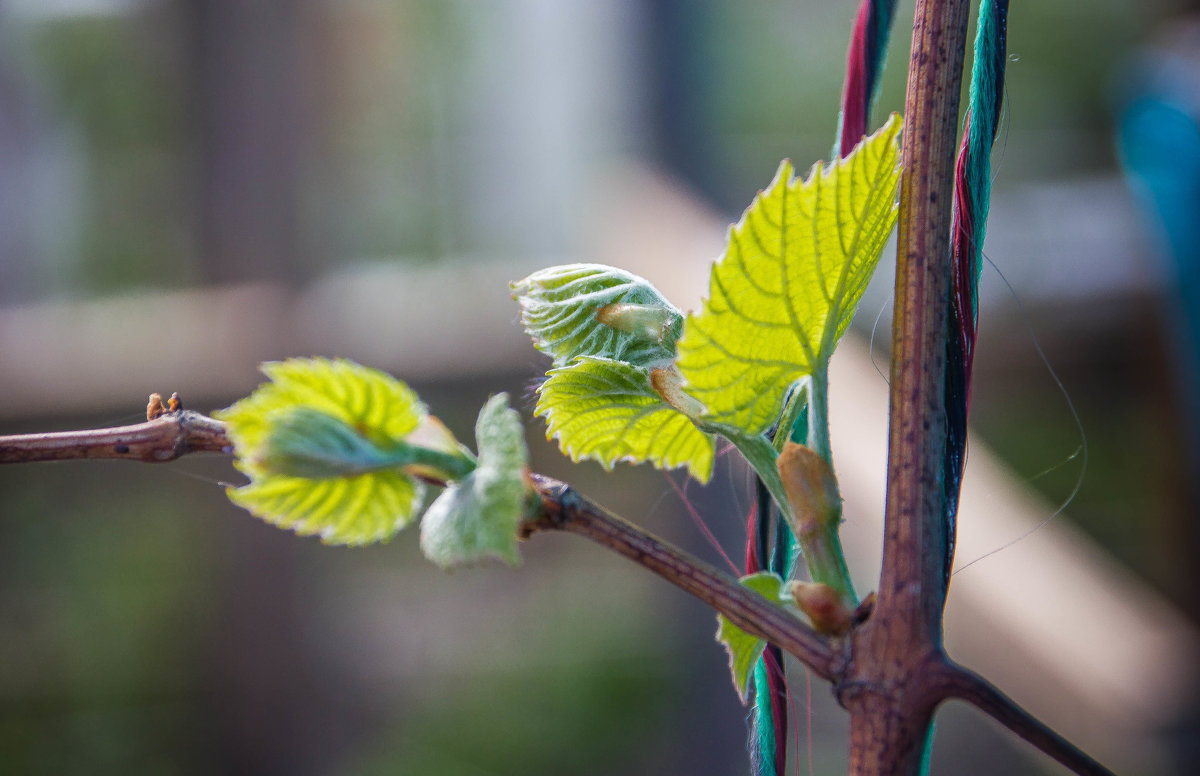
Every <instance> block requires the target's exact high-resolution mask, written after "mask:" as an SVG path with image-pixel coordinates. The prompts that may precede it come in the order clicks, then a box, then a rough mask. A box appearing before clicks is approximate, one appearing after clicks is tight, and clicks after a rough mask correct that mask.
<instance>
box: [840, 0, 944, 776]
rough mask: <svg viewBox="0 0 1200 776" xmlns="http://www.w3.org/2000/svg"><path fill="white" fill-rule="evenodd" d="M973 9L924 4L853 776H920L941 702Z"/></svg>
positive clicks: (918, 25)
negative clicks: (949, 352) (937, 674)
mask: <svg viewBox="0 0 1200 776" xmlns="http://www.w3.org/2000/svg"><path fill="white" fill-rule="evenodd" d="M967 7H968V3H967V2H966V0H917V3H916V12H915V18H914V21H913V38H912V52H911V59H910V61H909V69H908V93H907V97H906V100H905V110H904V137H903V140H902V141H901V148H902V149H903V153H904V168H903V171H902V173H901V176H900V215H899V239H898V249H897V256H896V303H895V311H894V315H893V328H892V367H891V380H890V383H891V404H890V409H889V418H890V430H889V435H888V485H887V501H886V506H885V515H884V548H883V567H882V569H881V572H880V580H879V592H878V598H877V601H876V605H875V610H874V614H873V615H872V616H871V618H870V619H868V620H867V622H866V623H865V624H864V625H863V626H862V627H861V628H858V629H857V630H856V631H855V632H854V634H853V636H852V643H853V653H852V654H853V658H852V660H851V663H850V665H849V667H848V671H847V680H846V681H845V682H844V683H843V685H841V686H840V687H839V688H838V690H839V694H838V697H839V698H840V699H841V700H842V702H843V704H844V705H845V706H846V708H847V710H848V711H849V712H850V750H851V753H850V772H851V773H852V774H856V775H858V774H863V775H865V774H885V773H886V774H916V773H919V772H920V768H921V760H922V751H923V749H924V747H925V745H926V741H927V738H928V735H927V733H928V730H929V724H930V721H931V720H932V717H933V712H934V709H935V708H936V705H937V701H938V697H937V694H936V692H932V691H931V686H930V682H931V681H932V678H931V677H930V676H929V674H928V670H927V669H928V666H929V665H931V664H936V663H937V662H939V661H940V660H942V659H943V658H942V654H941V642H942V607H943V605H944V602H945V596H944V591H943V588H944V585H943V574H944V565H945V555H946V552H945V540H946V539H945V527H944V522H945V514H944V507H943V504H944V500H945V496H944V494H943V491H942V457H943V451H944V448H945V402H944V373H945V352H946V351H945V340H946V327H947V322H946V303H947V299H948V298H949V283H950V216H951V210H950V206H951V199H952V186H953V171H954V167H953V162H954V139H955V135H956V130H957V124H958V103H959V90H960V86H961V82H962V65H963V51H964V48H965V43H966V31H967Z"/></svg>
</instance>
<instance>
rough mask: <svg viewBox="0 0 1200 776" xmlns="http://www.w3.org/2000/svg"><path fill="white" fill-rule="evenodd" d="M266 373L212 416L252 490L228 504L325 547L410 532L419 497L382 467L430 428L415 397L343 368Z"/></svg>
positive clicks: (318, 364)
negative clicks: (315, 538)
mask: <svg viewBox="0 0 1200 776" xmlns="http://www.w3.org/2000/svg"><path fill="white" fill-rule="evenodd" d="M262 370H263V372H264V373H265V374H266V375H267V377H269V378H270V379H271V382H269V383H264V384H263V385H261V386H259V387H258V389H256V390H255V391H254V393H252V394H251V395H250V396H248V397H246V398H245V399H242V400H241V401H239V402H237V403H235V404H234V405H233V406H231V407H229V408H227V409H225V410H222V411H220V412H218V413H215V414H216V417H218V418H220V419H221V420H223V421H225V423H226V430H227V433H228V435H229V438H230V440H231V441H232V442H233V446H234V452H235V454H236V456H237V461H236V463H237V466H238V468H239V469H241V470H242V471H243V472H245V473H246V474H247V475H248V476H249V477H250V480H251V481H250V484H248V485H245V486H242V487H240V488H230V489H228V491H227V492H228V494H229V498H230V500H231V501H233V502H234V503H235V504H238V505H239V506H241V507H244V508H245V509H247V510H249V511H250V512H251V513H253V514H255V515H256V516H258V517H260V518H262V519H264V520H266V521H267V522H269V523H272V524H274V525H277V526H280V527H282V528H289V529H291V530H293V531H295V532H296V533H298V534H302V535H312V534H318V535H320V536H321V538H322V539H323V540H324V541H326V542H328V543H331V544H352V545H360V544H368V543H371V542H375V541H382V540H385V539H388V538H390V537H391V536H392V535H393V534H395V532H396V531H398V530H400V529H401V528H403V527H404V526H405V525H407V524H408V523H409V522H410V521H411V520H412V518H413V517H414V515H415V513H416V510H417V509H418V507H419V506H420V501H421V497H422V494H423V488H422V487H421V485H420V483H418V482H417V481H416V480H415V479H413V478H412V477H409V476H408V475H406V474H404V473H403V472H401V471H399V470H397V469H393V468H387V467H388V466H389V463H390V462H391V457H393V456H394V455H395V453H396V451H397V449H398V448H399V447H401V446H402V440H403V439H404V438H405V437H406V436H407V435H409V434H411V433H412V432H413V431H415V430H416V429H417V428H418V427H419V426H421V425H422V424H423V423H424V422H425V421H426V420H427V415H426V410H425V407H424V405H423V404H421V402H420V401H419V400H418V399H417V395H416V394H415V393H414V392H413V391H412V390H411V389H409V387H408V386H406V385H405V384H404V383H402V382H400V381H399V380H396V379H395V378H393V377H391V376H390V375H387V374H385V373H383V372H380V371H378V370H376V369H370V368H368V367H364V366H361V365H359V364H356V363H354V362H352V361H347V360H343V359H337V360H330V359H323V358H307V359H290V360H288V361H283V362H272V363H267V364H264V365H263V366H262ZM439 438H440V437H439ZM468 465H469V462H468ZM296 475H304V476H296Z"/></svg>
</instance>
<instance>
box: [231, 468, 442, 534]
mask: <svg viewBox="0 0 1200 776" xmlns="http://www.w3.org/2000/svg"><path fill="white" fill-rule="evenodd" d="M226 492H227V493H228V494H229V500H230V501H232V502H233V503H235V504H237V505H238V506H240V507H242V508H243V509H246V510H248V511H249V512H250V513H251V514H253V515H255V516H256V517H260V518H262V519H263V520H266V521H267V522H268V523H271V524H272V525H276V526H279V527H280V528H290V529H291V530H293V531H295V532H296V533H298V534H300V535H301V536H310V535H312V534H320V536H321V539H322V540H323V541H325V542H326V543H328V544H348V545H352V546H358V545H363V544H372V543H374V542H378V541H386V540H387V539H390V538H391V537H392V536H393V535H395V533H396V532H397V531H399V530H400V529H401V528H404V527H405V526H406V525H408V524H409V523H410V522H412V518H413V517H414V516H415V514H416V511H417V509H418V507H419V506H420V503H421V498H422V495H423V494H424V489H423V487H422V485H421V484H420V483H419V482H417V481H416V480H414V479H413V478H412V477H409V476H407V475H405V474H402V473H400V472H398V471H388V470H384V471H378V472H373V473H371V474H360V475H357V476H354V477H335V478H325V479H319V480H311V479H305V478H302V477H289V476H286V475H268V476H265V477H259V478H255V479H254V480H252V481H251V483H250V484H249V485H243V486H242V487H240V488H229V489H228V490H227V491H226Z"/></svg>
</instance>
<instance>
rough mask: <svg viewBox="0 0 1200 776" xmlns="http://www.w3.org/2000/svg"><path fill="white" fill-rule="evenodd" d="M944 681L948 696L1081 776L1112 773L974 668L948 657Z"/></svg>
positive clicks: (944, 688)
mask: <svg viewBox="0 0 1200 776" xmlns="http://www.w3.org/2000/svg"><path fill="white" fill-rule="evenodd" d="M943 682H944V685H943V688H942V692H943V693H944V695H945V697H947V698H957V699H958V700H962V701H966V702H967V703H970V704H971V705H972V706H975V707H976V708H977V709H979V710H980V711H982V712H983V713H984V714H987V715H988V716H989V717H991V718H992V719H994V720H996V721H997V722H999V723H1000V724H1001V725H1004V726H1005V727H1006V728H1008V729H1009V730H1011V731H1012V732H1013V733H1016V734H1017V735H1018V736H1020V737H1021V738H1023V739H1024V740H1025V741H1027V742H1029V743H1030V744H1032V745H1033V746H1035V747H1037V748H1038V749H1040V750H1041V751H1042V752H1044V753H1045V754H1047V755H1049V756H1050V757H1053V758H1054V759H1055V760H1057V761H1058V762H1059V763H1061V764H1062V765H1064V766H1066V767H1067V768H1070V769H1071V770H1072V771H1073V772H1074V773H1077V774H1079V776H1113V773H1112V771H1110V770H1108V769H1107V768H1105V767H1104V766H1103V765H1101V764H1100V763H1098V762H1096V761H1095V760H1094V759H1092V758H1091V757H1090V756H1088V755H1087V754H1086V753H1085V752H1083V751H1081V750H1080V749H1079V748H1078V747H1076V746H1075V745H1074V744H1072V743H1071V742H1070V741H1068V740H1066V739H1065V738H1063V737H1062V736H1060V735H1059V734H1058V733H1055V732H1054V731H1053V730H1051V729H1050V728H1049V727H1047V726H1046V725H1045V723H1043V722H1042V721H1041V720H1039V719H1038V718H1037V717H1035V716H1033V715H1032V714H1030V713H1029V712H1028V711H1026V710H1025V709H1023V708H1021V707H1020V706H1019V705H1017V703H1016V701H1014V700H1013V699H1012V698H1009V697H1008V696H1007V695H1005V694H1004V693H1002V692H1000V690H998V689H997V688H996V687H995V686H994V685H993V684H992V683H991V682H989V681H988V680H986V679H984V678H983V677H982V676H979V675H978V674H976V673H975V672H973V671H970V670H968V669H966V668H963V667H962V666H960V665H957V664H955V663H951V662H949V661H947V662H946V665H945V671H944V678H943Z"/></svg>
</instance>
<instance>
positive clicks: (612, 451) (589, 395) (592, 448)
mask: <svg viewBox="0 0 1200 776" xmlns="http://www.w3.org/2000/svg"><path fill="white" fill-rule="evenodd" d="M548 378H549V379H547V380H546V382H545V383H543V384H542V385H541V387H539V388H538V403H537V407H536V408H535V410H534V412H535V413H536V414H538V415H540V416H542V417H544V418H546V422H547V425H548V429H547V438H551V439H557V440H558V443H559V446H560V447H561V448H562V451H563V452H564V453H565V454H566V455H568V456H569V457H570V458H571V459H572V460H574V461H581V460H593V461H598V462H599V463H600V464H601V465H602V466H604V468H606V469H611V468H612V466H613V464H615V463H617V462H618V461H629V462H632V463H640V462H643V461H648V462H650V463H651V464H653V465H654V466H657V467H658V468H660V469H674V468H679V467H686V468H687V470H688V473H689V474H690V475H691V476H692V477H694V478H695V479H697V480H699V481H700V482H708V479H709V477H711V476H712V469H713V457H714V450H715V442H714V439H713V437H712V436H711V435H710V434H706V433H704V432H703V431H700V430H699V429H698V428H696V426H695V425H694V424H693V423H692V421H691V420H689V419H688V418H687V416H685V415H683V414H682V413H680V412H678V411H676V410H675V409H673V408H672V407H671V406H670V405H668V404H667V403H666V402H664V401H663V400H662V397H660V396H659V395H658V393H657V392H655V390H654V388H653V387H652V386H651V384H650V378H649V374H648V371H647V370H646V369H643V368H640V367H636V366H632V365H630V364H626V363H623V362H620V361H613V360H611V359H602V358H580V359H578V360H577V361H576V362H575V363H574V364H573V365H571V366H569V367H565V368H561V369H553V370H551V371H550V372H549V373H548Z"/></svg>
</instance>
